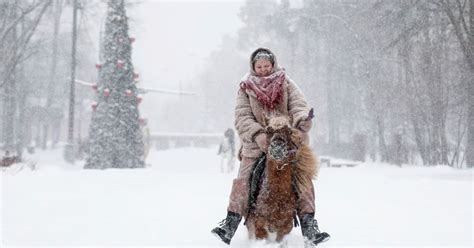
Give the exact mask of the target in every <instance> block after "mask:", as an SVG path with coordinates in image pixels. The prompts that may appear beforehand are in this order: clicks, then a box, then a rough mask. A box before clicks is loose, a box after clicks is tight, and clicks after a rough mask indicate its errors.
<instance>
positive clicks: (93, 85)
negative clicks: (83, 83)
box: [91, 83, 97, 91]
mask: <svg viewBox="0 0 474 248" xmlns="http://www.w3.org/2000/svg"><path fill="white" fill-rule="evenodd" d="M91 87H92V89H93V90H94V91H97V84H96V83H94V84H92V86H91Z"/></svg>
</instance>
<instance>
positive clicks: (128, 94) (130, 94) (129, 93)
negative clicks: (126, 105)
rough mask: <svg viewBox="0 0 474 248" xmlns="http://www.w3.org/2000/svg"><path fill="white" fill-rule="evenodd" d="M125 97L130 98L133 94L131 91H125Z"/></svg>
mask: <svg viewBox="0 0 474 248" xmlns="http://www.w3.org/2000/svg"><path fill="white" fill-rule="evenodd" d="M125 95H126V96H132V95H133V92H132V91H131V90H125Z"/></svg>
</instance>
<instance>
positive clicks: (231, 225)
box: [211, 212, 242, 244]
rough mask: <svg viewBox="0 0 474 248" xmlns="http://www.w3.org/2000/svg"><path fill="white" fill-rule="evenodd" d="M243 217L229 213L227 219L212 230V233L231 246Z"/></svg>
mask: <svg viewBox="0 0 474 248" xmlns="http://www.w3.org/2000/svg"><path fill="white" fill-rule="evenodd" d="M241 219H242V216H240V215H239V214H237V213H234V212H227V217H226V218H225V219H224V220H222V221H221V222H220V223H219V226H218V227H216V228H214V229H212V231H211V232H212V233H214V234H216V235H217V236H219V238H220V239H221V240H222V241H224V243H226V244H230V240H231V239H232V237H234V234H235V231H237V227H239V224H240V220H241Z"/></svg>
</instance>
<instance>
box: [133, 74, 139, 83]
mask: <svg viewBox="0 0 474 248" xmlns="http://www.w3.org/2000/svg"><path fill="white" fill-rule="evenodd" d="M139 77H140V74H138V73H137V72H134V73H133V80H135V81H136V80H138V78H139Z"/></svg>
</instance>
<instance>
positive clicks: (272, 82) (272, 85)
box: [240, 69, 286, 109]
mask: <svg viewBox="0 0 474 248" xmlns="http://www.w3.org/2000/svg"><path fill="white" fill-rule="evenodd" d="M285 79H286V75H285V70H284V69H280V70H278V71H276V72H274V73H272V74H270V75H268V76H266V77H257V76H253V75H249V76H248V77H247V78H246V79H245V80H244V81H242V82H241V83H240V88H241V89H243V90H251V91H253V92H254V93H255V95H257V100H258V101H259V102H260V103H262V104H263V105H264V106H266V107H267V108H270V109H274V108H275V107H276V106H277V105H278V104H279V103H280V102H281V100H282V98H283V97H282V95H283V82H285Z"/></svg>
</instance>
